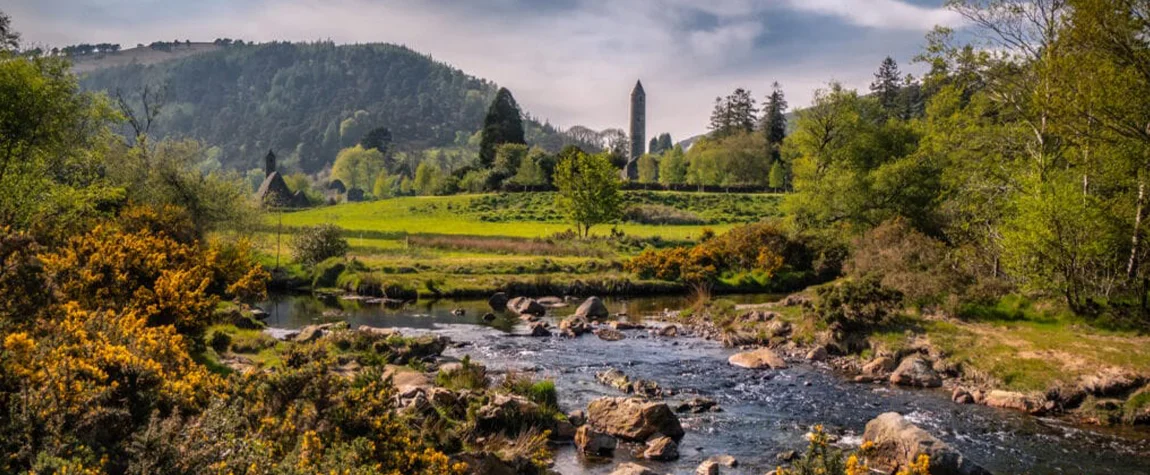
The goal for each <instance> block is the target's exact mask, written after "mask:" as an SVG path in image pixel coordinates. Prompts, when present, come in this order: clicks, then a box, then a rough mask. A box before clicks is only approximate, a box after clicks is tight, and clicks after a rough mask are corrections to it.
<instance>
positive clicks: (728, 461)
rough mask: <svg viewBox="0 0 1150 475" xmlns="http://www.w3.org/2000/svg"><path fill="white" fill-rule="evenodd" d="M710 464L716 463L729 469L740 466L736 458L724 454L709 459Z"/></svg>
mask: <svg viewBox="0 0 1150 475" xmlns="http://www.w3.org/2000/svg"><path fill="white" fill-rule="evenodd" d="M707 461H708V462H715V463H716V464H718V465H721V466H723V467H727V468H735V467H738V466H739V461H738V459H736V458H735V457H734V456H731V455H727V454H722V455H715V456H712V457H710V458H708V459H707Z"/></svg>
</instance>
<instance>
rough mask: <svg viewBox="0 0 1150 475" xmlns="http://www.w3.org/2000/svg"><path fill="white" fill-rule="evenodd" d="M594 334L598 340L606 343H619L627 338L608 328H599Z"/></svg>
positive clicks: (619, 332)
mask: <svg viewBox="0 0 1150 475" xmlns="http://www.w3.org/2000/svg"><path fill="white" fill-rule="evenodd" d="M595 334H596V335H598V336H599V339H600V340H606V341H619V340H623V339H625V338H627V335H624V334H623V332H621V331H619V330H612V329H610V328H600V329H599V330H596V331H595Z"/></svg>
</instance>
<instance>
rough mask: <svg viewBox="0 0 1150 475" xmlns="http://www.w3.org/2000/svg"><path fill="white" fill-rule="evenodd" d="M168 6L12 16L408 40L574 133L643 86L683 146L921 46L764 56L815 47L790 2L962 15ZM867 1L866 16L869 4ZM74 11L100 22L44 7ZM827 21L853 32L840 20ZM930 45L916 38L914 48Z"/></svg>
mask: <svg viewBox="0 0 1150 475" xmlns="http://www.w3.org/2000/svg"><path fill="white" fill-rule="evenodd" d="M166 1H175V0H153V3H151V4H149V5H148V8H147V9H145V10H144V11H141V10H140V9H132V10H127V9H128V7H127V6H125V5H124V4H123V3H118V4H114V5H116V6H115V7H105V6H104V5H108V4H106V3H103V2H101V1H100V0H16V2H17V3H16V5H15V8H11V9H10V13H12V15H13V18H14V22H15V24H16V25H15V26H16V27H17V28H19V29H20V30H21V31H22V32H23V33H24V34H25V36H26V37H27V38H28V39H30V40H33V41H40V42H46V43H51V44H56V45H62V44H70V43H76V42H104V41H110V42H119V43H122V44H125V45H134V44H136V43H137V42H144V43H147V42H150V41H153V40H156V39H161V38H164V39H167V38H191V39H193V40H211V39H212V38H216V37H232V38H244V39H246V40H256V41H270V40H293V41H309V40H319V39H331V40H333V41H335V42H337V43H356V42H358V43H364V42H389V43H397V44H404V45H407V46H409V47H411V48H412V49H415V50H417V51H420V52H423V53H426V54H430V55H432V56H433V57H434V58H436V59H437V60H441V61H444V62H447V63H449V64H452V65H453V66H456V67H458V68H460V69H462V70H464V71H466V72H468V73H470V74H473V75H475V76H479V77H483V78H487V79H490V80H493V81H495V82H497V83H499V84H500V85H502V86H506V87H508V88H509V89H511V91H512V92H513V93H514V94H515V96H516V99H518V101H519V102H520V104H521V105H522V106H523V107H524V109H526V110H527V111H529V112H530V113H532V114H533V115H535V116H537V117H541V118H547V119H550V120H551V121H552V122H553V123H556V124H558V125H562V126H571V125H576V124H581V125H586V126H589V127H592V128H598V129H602V128H608V127H620V128H622V127H624V126H625V125H626V124H627V114H628V96H629V93H630V90H631V87H632V86H633V85H634V83H635V80H636V79H642V80H643V85H644V87H645V88H646V90H647V94H648V131H647V133H648V135H653V134H656V133H661V132H670V133H671V134H672V135H673V136H674V137H675V138H676V139H683V138H687V137H688V136H690V135H693V134H697V133H701V132H704V131H705V130H706V124H707V121H708V118H709V115H710V111H711V106H712V101H713V99H714V97H715V96H718V95H725V94H727V93H729V92H730V91H731V90H732V89H734V88H735V87H747V88H750V89H751V90H752V91H754V92H755V93H756V94H758V95H759V97H761V96H762V95H764V94H765V93H766V92H767V88H768V86H769V84H770V83H771V82H772V81H776V80H777V81H779V82H781V83H782V84H783V86H784V88H785V90H786V92H787V95H788V99H789V101H790V103H791V104H792V105H793V106H802V105H805V104H806V103H807V102H808V101H809V99H810V97H811V93H812V91H813V90H814V89H815V88H816V87H819V86H820V85H822V84H825V82H826V80H828V79H831V78H832V77H834V78H837V79H839V80H842V81H843V82H844V83H846V84H848V85H853V86H856V87H865V86H866V84H868V83H869V81H870V78H871V76H870V74H871V71H873V70H874V69H875V67H877V65H878V63H879V61H880V60H881V59H882V57H883V56H885V55H887V54H891V53H892V52H891V51H884V50H883V49H885V48H886V46H887V44H895V43H897V44H900V45H904V46H905V44H906V43H908V41H903V40H899V41H897V42H896V41H889V40H888V41H887V43H883V44H881V45H879V46H877V47H876V48H875V52H874V54H873V55H869V56H868V55H858V54H854V55H852V56H850V57H844V56H843V55H844V54H847V53H843V52H842V51H840V50H842V49H844V48H839V47H837V46H833V47H827V48H825V51H822V50H820V51H818V52H817V54H812V55H806V56H802V57H797V56H783V55H774V56H770V57H764V55H763V54H762V52H761V51H760V50H759V48H760V47H761V46H762V44H763V43H764V42H766V43H771V42H796V43H797V42H803V41H808V40H810V39H811V38H808V37H806V36H796V37H790V36H778V37H776V36H772V34H773V33H774V32H772V31H771V27H770V26H769V24H770V22H769V21H766V20H767V19H769V16H770V15H772V14H774V13H777V12H778V11H779V9H780V8H783V7H789V8H790V9H792V10H797V11H801V12H806V13H809V14H817V15H831V16H834V17H841V18H843V19H844V21H847V22H849V23H850V24H855V25H863V26H866V27H872V28H876V29H880V30H893V31H895V32H896V33H897V32H899V31H902V32H903V33H901V34H902V35H903V36H906V31H905V30H906V29H907V28H912V29H924V28H927V27H926V26H925V25H926V24H927V23H929V22H931V21H933V20H931V19H932V18H939V19H941V20H943V21H944V22H945V21H949V20H948V18H949V17H948V16H947V15H944V14H941V13H938V10H937V9H924V8H921V7H915V6H911V5H907V4H904V3H902V2H899V1H895V0H851V1H847V0H842V1H835V0H776V1H774V2H764V1H756V0H712V1H708V2H695V1H692V0H660V1H642V2H639V1H617V0H579V1H578V4H577V5H575V6H574V7H572V8H569V9H563V10H560V11H547V12H545V13H544V12H537V11H531V10H530V9H528V10H527V11H521V10H516V8H517V5H519V7H520V8H521V9H522V8H523V7H522V3H519V4H517V3H516V2H514V1H511V0H488V1H489V2H490V1H496V2H498V3H496V4H490V3H488V4H487V5H488V6H490V8H483V7H481V6H480V5H478V4H476V3H472V2H470V1H469V2H468V3H466V4H463V5H462V6H460V5H455V6H454V7H452V6H451V5H449V4H450V3H451V2H443V1H435V2H433V1H418V0H325V1H323V2H317V1H314V0H275V1H264V2H253V3H247V2H231V1H212V0H207V1H205V2H202V3H201V4H197V5H196V6H192V7H189V6H187V4H178V5H179V9H182V10H180V13H179V14H169V15H166V16H165V15H163V12H164V9H163V7H164V4H165V2H166ZM40 2H43V3H40ZM788 2H789V3H788ZM860 3H861V4H866V6H867V8H858V5H859V4H860ZM69 5H71V6H73V7H75V8H76V9H78V10H82V11H90V12H93V13H94V14H91V15H87V14H86V15H76V16H71V17H69V16H64V15H58V14H55V13H45V12H55V11H62V9H66V8H64V7H67V6H69ZM852 6H853V7H852ZM172 8H173V9H177V8H176V7H172ZM185 10H188V11H191V13H188V12H187V11H185ZM129 11H130V12H131V14H128V13H127V12H129ZM700 17H702V18H703V20H702V21H701V20H700ZM96 18H114V19H115V21H107V22H101V21H99V20H97V19H96ZM825 23H826V24H827V28H843V27H844V26H843V25H841V24H835V23H836V22H835V21H834V20H832V21H829V22H825ZM822 33H825V32H821V31H802V32H799V35H808V36H812V37H813V36H815V35H820V34H822ZM788 34H789V35H793V34H794V33H788ZM780 35H781V34H780ZM903 36H900V37H899V38H903ZM917 37H918V33H913V34H912V35H910V36H909V38H911V40H910V41H912V42H913V38H917ZM857 40H858V39H852V40H851V41H856V42H857Z"/></svg>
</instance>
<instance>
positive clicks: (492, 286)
mask: <svg viewBox="0 0 1150 475" xmlns="http://www.w3.org/2000/svg"><path fill="white" fill-rule="evenodd" d="M624 196H625V200H626V203H627V205H626V206H627V208H626V209H627V216H628V217H627V218H626V219H625V221H624V222H621V223H618V224H615V225H603V226H599V227H597V228H594V229H592V235H593V236H592V238H591V239H576V238H575V237H574V236H572V235H571V234H570V233H569V230H570V229H571V226H570V225H569V223H567V222H565V221H564V220H563V217H562V216H561V215H559V214H558V213H557V212H556V211H555V209H554V208H553V205H552V203H553V201H554V194H553V193H547V192H541V193H514V194H485V195H457V196H432V197H404V198H393V199H386V200H379V201H373V202H365V203H345V204H339V205H334V206H327V207H320V208H313V209H308V210H301V211H292V212H282V213H278V212H277V213H269V214H268V216H267V217H266V219H265V221H264V225H263V227H262V228H261V229H260V230H259V231H258V232H257V233H256V234H255V239H256V243H257V245H258V247H259V248H260V250H261V251H262V254H263V256H264V263H265V265H267V266H268V267H275V266H276V255H277V254H278V255H279V263H280V267H282V268H284V269H286V270H287V271H288V272H287V273H286V275H287V276H292V277H294V281H295V284H297V285H298V284H299V283H300V282H303V281H307V282H308V284H309V285H310V284H311V283H312V281H313V280H314V279H313V277H314V276H313V275H312V270H311V269H305V268H304V267H303V266H300V265H298V264H296V263H295V262H294V261H293V260H292V257H291V245H290V243H291V241H292V238H293V236H294V235H295V234H296V233H298V232H299V230H301V229H304V228H305V227H308V226H314V225H317V224H335V225H337V226H339V227H341V228H342V229H343V230H344V237H345V238H346V239H347V241H348V244H349V245H350V252H349V254H348V257H349V258H350V259H354V260H355V261H356V262H357V263H359V264H362V265H363V266H364V269H363V271H362V272H363V273H364V274H367V275H370V276H371V278H373V279H379V280H382V281H386V282H387V283H389V284H394V285H398V286H401V287H404V288H406V289H409V290H411V291H414V292H416V293H418V294H419V295H420V296H421V297H436V296H438V297H479V296H486V295H488V294H490V293H491V292H494V291H496V290H500V289H507V288H516V289H518V290H519V291H520V292H523V293H524V294H528V295H542V294H548V293H562V292H563V291H564V290H570V289H572V288H575V289H579V288H582V289H586V290H587V291H589V292H590V291H593V292H596V293H599V294H612V293H639V294H653V293H670V292H682V291H684V290H685V287H684V286H683V285H681V284H677V283H673V282H665V281H654V280H641V279H636V278H635V277H634V276H632V275H629V274H628V273H626V272H624V271H623V269H622V262H623V261H624V260H626V259H628V258H630V257H632V256H634V255H636V254H638V253H639V252H641V251H642V250H644V249H648V248H664V247H669V246H676V245H689V244H693V243H695V242H697V241H698V240H699V239H700V238H701V237H702V236H704V235H705V234H710V233H716V234H720V233H723V232H725V231H727V230H729V229H731V228H733V227H735V226H737V225H739V224H740V223H746V222H754V221H757V220H759V219H762V218H763V217H767V216H774V215H777V213H778V211H777V206H778V203H779V201H780V196H779V195H774V194H722V193H684V192H653V191H629V192H625V193H624ZM277 230H280V232H279V233H278V236H277ZM756 285H757V284H756V282H755V281H754V280H753V279H751V280H742V281H739V282H731V283H729V285H728V284H723V283H720V285H719V291H723V290H724V289H725V290H729V291H734V290H754V289H755V287H756Z"/></svg>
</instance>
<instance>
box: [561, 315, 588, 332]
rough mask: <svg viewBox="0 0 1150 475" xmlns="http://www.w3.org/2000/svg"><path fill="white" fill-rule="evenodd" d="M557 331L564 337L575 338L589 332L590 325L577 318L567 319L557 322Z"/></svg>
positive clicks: (584, 320) (585, 320)
mask: <svg viewBox="0 0 1150 475" xmlns="http://www.w3.org/2000/svg"><path fill="white" fill-rule="evenodd" d="M559 331H560V333H563V334H564V335H566V336H570V337H577V336H580V335H582V334H584V333H590V332H591V323H589V322H588V321H587V319H586V318H583V317H579V316H571V317H567V318H566V319H564V320H563V321H561V322H559Z"/></svg>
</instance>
